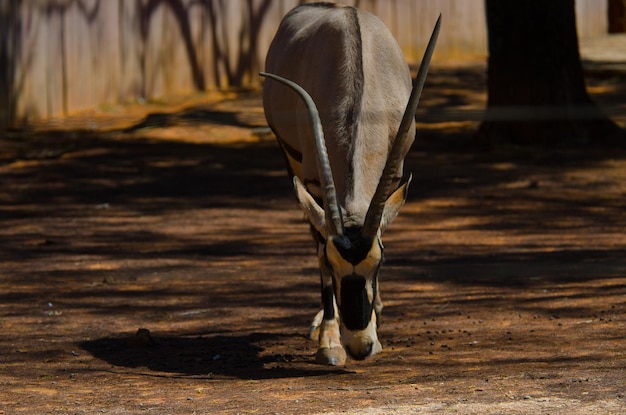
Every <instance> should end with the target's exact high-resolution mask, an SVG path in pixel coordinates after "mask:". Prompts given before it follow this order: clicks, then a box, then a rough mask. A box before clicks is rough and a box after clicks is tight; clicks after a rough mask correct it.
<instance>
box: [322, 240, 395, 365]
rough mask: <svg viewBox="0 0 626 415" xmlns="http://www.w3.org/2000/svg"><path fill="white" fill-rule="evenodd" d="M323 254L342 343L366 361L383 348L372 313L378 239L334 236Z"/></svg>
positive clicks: (379, 257)
mask: <svg viewBox="0 0 626 415" xmlns="http://www.w3.org/2000/svg"><path fill="white" fill-rule="evenodd" d="M324 255H325V259H326V263H327V265H328V268H329V271H330V272H331V274H332V278H333V287H334V292H335V299H336V301H337V306H338V308H339V315H340V318H341V339H342V343H343V344H344V346H345V348H346V351H347V352H348V353H349V354H350V355H351V356H352V357H353V358H355V359H359V360H360V359H365V358H366V357H369V356H370V355H372V354H374V353H377V352H379V351H380V350H381V349H382V347H381V345H380V342H379V341H378V336H377V334H376V313H375V312H374V301H375V300H376V295H377V292H378V289H377V285H378V270H379V269H380V265H381V263H382V259H383V249H382V244H381V243H380V240H379V239H378V238H376V239H375V240H374V241H371V240H364V239H363V238H360V237H359V235H358V234H356V233H355V234H354V235H353V237H349V236H334V237H331V238H329V239H328V241H327V243H326V246H325V248H324Z"/></svg>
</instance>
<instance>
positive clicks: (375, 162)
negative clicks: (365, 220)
mask: <svg viewBox="0 0 626 415" xmlns="http://www.w3.org/2000/svg"><path fill="white" fill-rule="evenodd" d="M266 71H267V72H270V73H274V74H277V75H281V76H283V77H285V78H287V79H290V80H293V81H294V82H296V83H298V84H299V85H300V86H302V87H303V88H304V89H305V90H306V91H307V92H308V93H309V94H310V95H311V96H312V98H313V100H314V101H315V103H316V105H317V107H318V109H319V111H320V118H321V120H322V125H323V130H324V134H325V137H326V144H327V147H328V152H329V155H330V162H331V167H332V171H333V176H334V178H335V184H336V186H337V192H338V197H339V200H340V203H341V204H342V205H343V206H344V207H345V208H346V210H348V211H350V212H351V213H353V214H356V215H357V216H363V215H364V214H365V211H366V210H367V206H368V205H369V201H370V200H371V197H372V195H373V192H374V190H375V187H376V184H377V183H378V178H379V176H380V174H381V172H382V169H383V167H384V164H385V161H386V158H387V157H386V156H387V153H388V150H389V146H390V143H391V140H392V139H393V137H394V136H395V134H396V131H397V128H398V126H399V124H400V120H401V118H402V115H403V112H404V108H405V106H406V103H407V101H408V96H409V94H410V89H411V79H410V73H409V70H408V65H407V64H406V62H405V60H404V57H403V55H402V52H401V50H400V48H399V46H398V45H397V43H396V41H395V40H394V39H393V36H392V35H391V33H390V32H389V31H388V29H387V28H386V27H385V26H384V24H383V23H382V22H381V21H380V20H379V19H378V18H377V17H375V16H373V15H371V14H369V13H365V12H360V11H357V10H356V9H354V8H352V7H341V6H335V5H331V4H309V5H303V6H300V7H297V8H295V9H294V10H292V11H291V12H290V13H289V14H288V15H287V16H286V17H285V18H284V19H283V21H282V22H281V25H280V27H279V29H278V32H277V34H276V36H275V38H274V41H273V42H272V45H271V46H270V50H269V52H268V55H267V61H266ZM263 95H264V96H263V101H264V108H265V113H266V117H267V120H268V122H269V124H270V126H271V127H272V129H273V130H274V132H275V133H276V135H277V137H278V139H279V141H280V142H281V145H282V146H283V149H284V150H285V153H286V154H287V155H288V158H289V160H290V166H291V170H292V174H294V175H297V176H299V177H300V179H302V180H303V182H304V183H305V184H306V185H307V187H308V188H309V190H310V191H311V193H313V194H315V195H316V196H321V193H320V192H319V185H318V183H319V178H318V174H317V164H316V156H315V152H314V148H313V138H312V129H311V124H310V121H309V118H308V115H307V111H306V109H305V107H304V104H303V103H302V101H301V100H300V99H299V98H298V97H297V95H296V94H295V93H293V91H291V90H289V89H288V88H286V87H285V86H283V85H278V84H277V83H275V82H272V81H267V82H265V86H264V92H263ZM412 133H413V132H412ZM412 141H413V140H412V138H411V139H410V140H409V143H408V145H407V151H408V147H410V144H411V143H412Z"/></svg>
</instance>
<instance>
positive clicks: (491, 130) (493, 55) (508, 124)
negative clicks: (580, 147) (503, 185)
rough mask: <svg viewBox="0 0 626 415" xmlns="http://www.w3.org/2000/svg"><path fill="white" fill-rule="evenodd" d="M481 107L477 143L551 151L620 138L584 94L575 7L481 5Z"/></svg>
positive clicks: (541, 0)
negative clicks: (484, 52) (484, 98)
mask: <svg viewBox="0 0 626 415" xmlns="http://www.w3.org/2000/svg"><path fill="white" fill-rule="evenodd" d="M486 10H487V24H488V32H489V35H488V36H489V68H488V104H487V111H486V113H485V121H484V122H483V123H482V124H481V126H480V128H479V130H478V132H477V134H476V137H475V138H476V141H477V142H478V143H479V144H483V145H498V144H505V145H506V144H513V145H533V146H556V145H570V144H590V143H601V142H615V141H617V140H620V138H621V139H623V138H624V132H623V130H621V129H620V128H619V127H618V126H617V125H615V123H613V122H612V121H611V120H610V119H609V118H607V117H606V116H605V115H604V114H603V113H602V111H601V110H600V109H599V108H598V107H596V106H595V105H594V104H593V102H592V101H591V99H590V98H589V96H588V95H587V91H586V87H585V81H584V78H583V71H582V65H581V62H580V55H579V52H578V38H577V34H576V17H575V9H574V0H549V1H545V0H523V1H502V0H486Z"/></svg>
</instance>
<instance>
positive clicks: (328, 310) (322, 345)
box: [311, 258, 346, 366]
mask: <svg viewBox="0 0 626 415" xmlns="http://www.w3.org/2000/svg"><path fill="white" fill-rule="evenodd" d="M324 262H325V261H323V259H322V258H320V271H321V272H320V274H321V280H322V303H323V306H324V308H323V309H322V310H321V311H320V312H319V313H317V315H316V316H315V319H314V321H313V324H312V325H311V336H312V337H313V336H315V334H318V333H319V334H318V339H319V346H318V349H317V353H316V355H315V361H316V362H317V363H319V364H322V365H332V366H343V365H344V364H345V363H346V351H345V350H344V348H343V346H342V345H341V333H340V330H339V311H338V309H337V302H336V301H335V292H334V290H333V280H332V277H331V276H330V273H329V272H328V269H327V268H326V264H325V263H324Z"/></svg>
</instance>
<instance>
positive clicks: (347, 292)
mask: <svg viewBox="0 0 626 415" xmlns="http://www.w3.org/2000/svg"><path fill="white" fill-rule="evenodd" d="M374 284H375V283H374ZM365 285H366V281H365V278H364V277H362V276H360V275H348V276H346V277H343V278H342V279H341V302H340V304H341V305H340V307H341V320H342V321H343V324H344V325H345V326H346V328H348V330H363V329H365V328H366V327H367V325H368V324H369V322H370V319H371V318H372V308H373V302H371V303H370V302H369V300H368V298H367V290H366V287H365ZM374 292H376V287H374Z"/></svg>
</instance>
